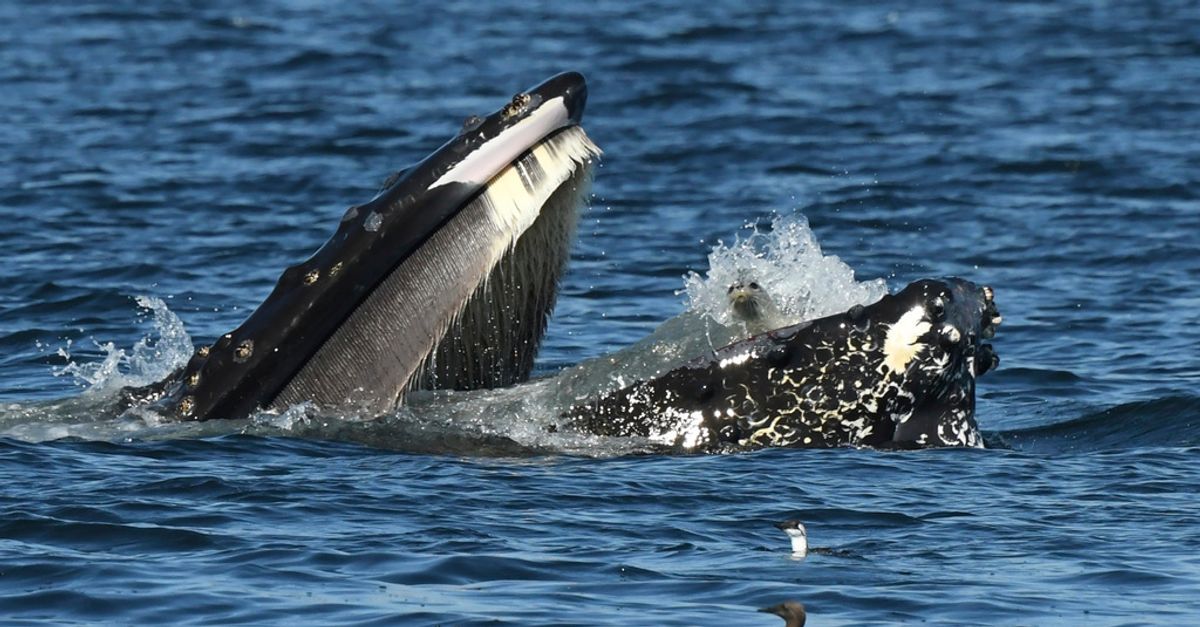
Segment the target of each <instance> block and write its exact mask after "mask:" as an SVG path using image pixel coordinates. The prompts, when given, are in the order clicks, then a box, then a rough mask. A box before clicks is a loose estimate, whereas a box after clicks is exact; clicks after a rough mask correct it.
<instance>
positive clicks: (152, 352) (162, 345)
mask: <svg viewBox="0 0 1200 627" xmlns="http://www.w3.org/2000/svg"><path fill="white" fill-rule="evenodd" d="M135 300H136V302H137V304H138V306H139V307H141V308H142V309H143V310H145V311H147V312H149V313H150V314H151V315H152V316H153V325H154V331H153V332H152V333H151V334H150V335H147V336H146V337H143V338H142V339H140V340H138V341H137V342H136V343H135V344H134V345H133V346H132V347H131V348H130V349H129V350H128V351H126V350H125V349H123V348H117V347H116V345H115V344H114V343H112V342H105V343H103V344H101V343H100V342H95V341H94V340H93V342H94V343H95V345H96V347H97V348H99V349H100V350H101V351H102V352H103V353H104V359H103V360H101V361H99V362H78V361H74V360H72V359H71V354H70V348H71V345H70V343H68V344H67V346H65V347H63V348H60V349H58V354H59V355H60V356H62V357H63V358H64V359H66V360H67V365H65V366H63V367H61V368H58V369H55V370H54V375H55V376H60V377H61V376H70V377H74V378H75V381H76V383H77V384H79V385H81V386H84V387H86V388H87V389H86V390H85V391H84V394H105V393H107V392H110V391H113V390H116V389H118V388H122V387H125V386H138V385H147V384H149V383H153V382H155V381H159V380H162V379H163V378H164V377H166V376H167V375H169V374H171V372H173V371H175V370H176V369H177V368H179V367H181V366H183V365H184V364H186V363H187V360H188V359H189V358H190V357H191V356H192V351H193V346H192V338H191V336H189V335H188V332H187V329H185V328H184V326H183V321H182V320H180V319H179V316H176V315H175V313H174V312H172V311H171V310H170V308H168V307H167V304H166V303H165V302H163V300H162V299H160V298H154V297H152V296H138V297H137V298H136V299H135Z"/></svg>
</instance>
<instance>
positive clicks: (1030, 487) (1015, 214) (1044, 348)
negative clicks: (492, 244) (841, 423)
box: [0, 0, 1200, 625]
mask: <svg viewBox="0 0 1200 627" xmlns="http://www.w3.org/2000/svg"><path fill="white" fill-rule="evenodd" d="M0 21H2V22H3V23H4V24H5V25H6V28H4V29H0V86H2V87H3V89H0V146H3V148H4V149H3V150H0V218H2V220H0V622H3V623H4V624H113V625H129V624H172V625H176V624H197V625H216V624H321V625H327V624H336V625H408V624H411V625H426V624H428V625H434V624H446V625H450V624H453V625H471V624H510V625H641V624H645V625H649V624H670V625H710V624H721V625H779V624H780V623H781V621H780V620H779V619H778V618H776V617H774V616H770V615H767V614H761V613H757V612H755V610H756V609H757V608H760V607H763V606H767V605H773V604H775V603H778V602H780V601H782V600H785V599H796V600H799V601H801V602H803V603H804V604H805V605H806V607H807V608H808V611H809V615H810V619H809V624H812V625H891V624H903V623H923V624H942V625H965V624H1008V625H1079V624H1087V625H1154V624H1162V625H1183V624H1195V623H1200V495H1198V492H1200V488H1198V487H1197V486H1200V390H1198V388H1200V357H1197V347H1200V324H1198V323H1200V313H1198V312H1200V152H1198V151H1197V146H1198V145H1200V91H1198V90H1197V89H1196V85H1197V84H1200V9H1197V7H1196V6H1195V5H1194V3H1192V2H1187V1H1183V0H1180V1H1175V2H1169V1H1165V2H1139V3H1115V2H1112V3H1110V2H1084V1H1064V2H1058V3H1042V2H1025V3H1023V2H1006V3H989V2H980V1H977V0H971V1H968V2H961V3H955V4H954V5H953V6H944V3H937V2H913V3H901V4H894V5H887V4H876V3H817V2H796V3H790V4H787V5H786V6H778V5H776V4H774V3H745V2H732V1H728V0H714V1H712V2H706V3H703V4H702V5H696V4H695V3H690V2H679V1H663V2H655V3H643V4H633V3H624V2H610V1H608V0H597V1H595V2H588V3H579V4H574V3H555V2H509V1H502V2H495V3H486V4H485V3H460V2H437V3H426V2H413V3H402V4H401V5H396V4H395V3H383V2H379V3H371V2H360V3H345V5H340V4H339V5H335V4H333V3H317V2H304V1H302V0H286V1H278V2H267V3H259V4H252V5H247V4H245V3H232V2H224V1H221V0H218V1H216V2H210V3H205V5H204V6H203V7H197V6H194V5H193V4H192V3H183V2H159V3H137V2H123V1H116V2H105V3H33V2H9V3H0ZM562 70H578V71H580V72H583V73H584V74H585V75H586V76H587V77H588V80H589V87H590V98H589V105H588V111H587V114H586V115H585V119H584V122H585V124H584V125H585V127H586V128H587V130H588V132H589V134H590V135H591V136H592V138H593V139H595V141H596V142H597V143H598V144H599V145H600V146H601V147H602V148H604V150H605V152H606V154H605V158H604V161H603V162H602V163H601V165H600V166H599V168H598V169H597V172H596V177H595V184H594V188H593V196H592V199H591V206H590V208H588V209H587V210H586V211H585V213H584V216H583V221H582V223H581V225H580V229H579V237H578V241H577V243H576V248H575V250H574V253H573V256H572V262H571V267H570V269H569V271H568V273H567V275H566V276H565V277H564V280H563V286H562V294H561V297H560V299H559V305H558V309H557V311H556V314H555V318H554V320H553V322H552V324H551V328H550V329H549V332H548V334H547V337H546V343H545V346H544V348H543V351H542V353H541V357H540V360H539V363H538V373H539V376H541V377H543V378H542V379H540V380H539V381H538V382H536V383H534V384H531V385H530V386H526V387H522V388H518V389H516V390H507V391H500V392H495V393H487V394H481V395H432V396H430V397H427V398H423V399H418V402H416V403H415V406H414V407H413V408H409V409H405V410H403V411H401V412H398V413H397V414H396V415H394V416H389V417H385V418H384V419H383V420H379V421H375V422H363V421H361V420H358V419H357V418H356V417H328V416H321V415H319V414H317V413H314V412H313V411H312V410H311V408H306V407H297V408H293V410H290V411H288V412H285V413H284V414H282V415H279V416H257V417H255V418H254V419H251V420H248V421H241V422H236V423H230V422H227V421H217V422H214V423H209V424H205V425H178V424H169V423H162V422H161V421H158V420H156V419H155V418H154V417H153V416H151V415H145V414H138V413H133V414H129V415H116V414H115V413H113V412H111V411H109V410H108V408H107V402H108V401H111V399H112V394H113V392H114V390H115V389H116V387H119V385H121V384H125V383H133V382H139V381H150V380H154V379H155V378H157V377H161V376H162V375H163V374H164V373H166V372H168V371H169V370H170V369H171V367H172V366H173V365H175V364H177V363H179V360H180V359H183V358H185V356H186V354H187V353H188V352H189V351H190V350H191V348H192V346H194V345H201V344H207V343H209V342H211V341H212V339H213V338H214V337H216V336H218V335H219V334H221V333H224V332H225V331H227V330H229V329H231V328H233V327H234V326H236V325H237V324H238V323H240V322H241V320H242V319H243V318H244V317H245V316H246V315H248V314H249V312H250V311H252V310H253V308H254V307H255V306H256V305H257V304H258V303H259V302H260V301H261V299H262V298H263V297H264V296H265V295H266V294H267V292H268V291H269V290H270V288H271V287H272V285H273V284H274V281H275V279H276V278H277V277H278V274H279V272H280V271H281V269H282V268H283V267H285V266H286V265H289V264H291V263H294V262H296V261H299V260H301V259H303V258H305V257H307V255H308V254H310V253H311V252H312V251H313V250H315V249H316V247H317V246H319V245H320V244H321V243H322V242H323V241H324V239H325V238H326V237H327V236H328V235H329V234H330V233H331V232H332V231H333V228H334V226H335V224H336V223H337V220H338V218H339V216H340V215H341V212H342V211H343V210H344V209H345V207H346V206H348V205H349V204H354V203H357V202H361V201H363V200H365V199H367V198H369V197H371V196H372V195H373V194H374V192H375V190H376V189H377V188H378V185H379V183H380V182H381V181H382V180H383V179H384V178H385V177H386V175H387V174H388V173H389V172H392V171H394V170H396V169H397V168H400V167H403V166H404V165H406V164H408V163H411V162H413V161H415V160H417V159H419V158H421V157H423V156H424V155H425V154H427V153H428V152H429V151H431V150H432V149H433V148H435V147H437V146H438V145H440V144H441V143H442V142H443V141H445V140H446V139H447V138H449V137H450V136H451V135H452V134H453V133H454V132H456V131H457V129H458V128H459V125H460V124H461V122H462V120H463V119H464V118H465V117H467V116H468V115H471V114H477V113H481V112H486V111H491V110H494V109H496V108H497V107H499V106H500V105H501V104H502V103H504V102H505V101H506V100H507V99H508V98H509V97H511V95H512V94H513V93H515V92H516V91H518V90H520V89H522V88H524V87H526V86H529V85H532V84H535V83H537V82H538V81H540V80H541V79H543V78H545V77H547V76H549V75H550V74H552V73H554V72H557V71H562ZM756 233H757V234H756ZM796 247H799V249H802V250H800V251H799V252H797V250H798V249H797V248H796ZM818 248H819V250H818ZM747 264H749V265H753V266H754V269H755V271H756V272H759V273H761V275H762V277H764V280H765V281H766V284H768V285H770V286H773V287H774V288H776V289H779V290H784V292H786V296H787V297H789V298H793V297H794V298H795V299H796V300H795V301H794V302H793V303H792V304H793V305H794V306H795V307H797V308H801V307H802V306H803V307H811V308H813V309H814V310H819V309H821V308H835V309H836V307H838V306H841V304H842V301H840V300H838V299H846V298H849V299H852V300H853V299H855V298H870V297H871V294H877V291H876V290H882V289H884V288H888V289H892V290H895V289H898V288H900V287H902V286H903V285H904V284H906V283H907V282H909V281H911V280H915V279H918V278H922V277H926V276H944V275H958V276H964V277H966V278H969V279H972V280H975V281H977V282H980V283H986V284H989V285H992V286H993V287H994V288H995V289H996V293H997V302H998V304H999V307H1000V310H1001V312H1002V313H1003V315H1004V320H1005V321H1004V324H1003V326H1002V327H1001V329H1000V332H999V334H998V336H997V338H996V340H995V342H994V343H995V346H996V349H997V351H998V353H999V354H1000V357H1001V360H1002V363H1001V366H1000V369H999V370H997V371H995V372H992V373H989V374H988V375H987V376H985V377H984V378H982V379H981V381H980V386H979V393H978V420H979V423H980V425H981V427H982V428H983V430H984V432H985V436H986V438H987V441H988V444H989V448H988V449H986V450H935V451H919V452H909V453H895V452H879V451H872V450H856V449H836V450H817V451H813V450H764V451H758V452H752V453H744V454H736V455H721V456H669V455H645V454H639V452H640V451H639V450H638V448H637V447H636V446H632V445H629V444H628V443H623V442H610V441H601V440H586V439H584V440H566V439H563V438H559V439H549V440H547V439H545V437H544V434H543V435H542V436H538V435H534V433H535V432H537V433H541V432H540V431H538V430H536V429H530V428H529V427H528V425H530V424H536V423H537V421H538V420H542V419H545V418H546V416H545V415H544V414H545V413H546V412H547V411H549V410H548V407H547V406H543V405H538V404H537V403H532V404H531V402H530V401H529V399H530V398H534V399H537V398H542V396H539V394H544V393H546V392H545V390H546V389H547V388H548V387H552V386H554V385H556V383H555V382H557V381H564V380H568V378H569V377H573V376H575V375H577V374H578V373H579V372H581V368H584V369H586V368H587V367H588V364H595V363H600V362H596V361H591V360H593V359H594V358H600V357H604V356H606V355H611V354H613V353H616V352H617V351H620V350H622V349H627V347H630V346H634V345H635V344H637V343H638V342H639V341H641V340H643V338H645V337H646V336H647V335H649V334H651V333H652V332H654V331H655V329H656V328H659V327H660V325H662V324H663V323H664V322H668V321H679V320H681V319H684V320H686V319H687V316H688V315H689V314H688V313H685V312H687V311H693V312H694V309H695V308H703V307H705V306H708V305H711V302H712V299H711V298H710V296H711V294H710V291H711V289H713V286H719V285H720V284H721V282H722V281H724V280H725V279H726V277H727V276H729V273H730V272H733V271H735V270H738V269H740V268H742V267H744V266H746V265H747ZM706 280H707V281H708V282H706ZM706 290H709V291H706ZM814 290H817V291H814ZM799 291H804V292H805V294H806V295H805V296H804V298H801V297H800V296H799V295H798V294H797V293H794V292H799ZM809 292H811V293H809ZM706 303H708V305H706ZM689 308H691V309H689ZM798 310H799V309H798ZM809 313H811V311H810V312H809ZM681 314H682V316H683V317H682V318H681V317H680V316H681ZM798 315H799V314H798ZM679 328H680V327H678V326H676V327H669V328H668V330H671V329H674V330H675V331H678V330H679ZM683 328H684V329H685V330H688V329H693V330H694V328H695V327H683ZM660 333H663V331H661V330H660ZM683 336H686V337H683ZM683 336H679V335H675V336H671V341H672V342H676V343H678V342H682V341H690V340H689V339H688V338H692V339H694V337H695V336H694V334H692V335H688V334H683ZM675 345H678V344H675ZM641 346H643V347H644V346H645V344H642V345H641ZM633 350H634V351H635V353H636V351H637V350H638V349H636V348H635V349H633ZM623 354H624V355H629V354H630V353H629V352H628V351H627V352H626V353H623ZM637 354H639V355H642V356H645V355H648V354H650V353H648V352H645V351H643V352H642V353H637ZM581 364H582V366H581ZM629 367H630V368H632V367H633V366H629ZM564 369H566V370H567V371H568V373H567V374H566V375H561V374H557V373H560V372H562V371H564ZM588 372H589V373H590V374H589V376H590V377H592V378H588V377H579V378H577V379H570V380H572V381H583V383H580V385H582V386H583V388H584V389H586V388H587V386H593V387H595V386H602V385H603V384H604V382H605V381H611V380H612V379H613V377H617V376H622V374H623V373H622V371H621V369H620V368H615V369H612V370H610V371H605V370H591V371H588ZM625 374H629V373H625ZM531 391H533V392H537V393H536V394H533V393H531ZM539 438H540V439H539ZM786 518H800V519H802V520H804V521H805V523H806V524H807V526H808V530H809V537H810V543H811V544H812V545H813V546H815V547H819V548H822V549H829V550H826V551H819V552H816V553H814V554H811V555H809V556H808V558H807V559H804V560H795V559H792V558H791V556H790V555H789V551H788V544H787V539H786V538H785V537H784V535H783V534H782V533H781V532H779V531H778V530H777V529H775V528H774V527H773V526H772V523H774V522H776V521H780V520H783V519H786Z"/></svg>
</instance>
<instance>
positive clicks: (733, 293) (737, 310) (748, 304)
mask: <svg viewBox="0 0 1200 627" xmlns="http://www.w3.org/2000/svg"><path fill="white" fill-rule="evenodd" d="M726 294H727V295H728V296H729V311H730V313H731V314H732V318H733V319H734V320H737V321H738V322H741V323H742V325H743V326H744V327H745V328H746V333H748V334H749V335H758V334H760V333H766V332H767V331H770V330H772V329H778V328H780V327H783V326H786V320H785V319H784V317H783V312H781V311H780V310H779V306H778V305H776V304H775V300H774V299H772V298H771V295H770V294H768V293H767V290H766V289H765V288H763V287H762V286H761V285H759V284H758V281H753V280H738V281H735V282H733V283H732V284H731V285H730V286H729V289H728V290H727V291H726Z"/></svg>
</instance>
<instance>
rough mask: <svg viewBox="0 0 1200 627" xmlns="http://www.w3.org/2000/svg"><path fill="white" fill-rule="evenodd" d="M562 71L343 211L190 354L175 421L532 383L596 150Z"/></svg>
mask: <svg viewBox="0 0 1200 627" xmlns="http://www.w3.org/2000/svg"><path fill="white" fill-rule="evenodd" d="M586 100H587V88H586V85H585V83H584V80H583V77H582V76H580V75H579V74H576V73H566V74H561V75H558V76H555V77H553V78H551V79H550V80H548V81H546V82H544V83H542V84H541V85H538V86H537V87H534V88H533V89H530V90H528V91H525V92H522V93H520V94H517V95H516V96H515V97H514V98H513V99H512V101H511V102H510V103H508V104H507V105H505V106H504V107H503V108H501V109H500V110H499V111H496V112H495V113H493V114H491V115H489V116H487V117H484V118H479V117H471V118H469V119H468V120H467V122H466V123H465V124H464V125H463V129H462V132H460V134H459V135H458V136H456V137H454V138H453V139H451V140H450V141H449V142H447V143H446V144H445V145H443V146H442V147H441V148H439V149H438V150H437V151H435V152H434V153H433V154H431V155H430V156H429V157H427V158H426V159H425V160H423V161H421V162H420V163H418V164H417V165H415V166H413V167H412V168H410V169H408V170H406V171H403V172H402V173H400V174H399V175H398V176H397V177H396V178H395V179H394V180H393V181H391V182H390V183H389V185H388V186H387V188H386V189H385V190H383V191H382V192H381V193H380V194H379V195H378V196H376V197H375V198H374V199H372V200H370V201H369V202H367V203H365V204H363V205H359V206H355V207H351V208H350V209H349V210H348V211H347V212H346V213H345V215H344V217H343V218H342V221H341V224H340V225H339V226H338V229H337V231H336V232H335V233H334V234H333V236H332V237H331V238H330V239H329V241H328V242H326V243H325V245H323V246H322V247H321V248H320V249H319V250H318V251H317V252H316V253H315V254H314V255H313V256H312V257H310V258H309V259H308V260H306V261H304V262H302V263H300V264H298V265H296V266H293V267H291V268H288V269H287V270H285V271H284V273H283V275H282V276H281V277H280V279H279V282H278V284H277V285H276V287H275V289H274V290H273V291H272V292H271V294H270V295H269V296H268V297H267V299H266V300H265V301H264V302H263V303H262V305H260V306H259V308H258V309H257V310H256V311H255V312H254V313H253V314H251V316H250V317H249V318H248V319H247V320H246V321H245V322H244V323H243V324H242V325H241V326H240V327H238V328H237V329H235V330H233V331H232V332H230V333H227V334H225V335H223V336H221V338H220V339H219V340H217V342H216V343H215V344H214V345H213V346H211V347H204V348H201V349H199V350H198V351H197V352H196V354H195V356H194V357H193V358H192V359H191V361H190V362H189V363H188V364H187V366H186V368H185V369H184V370H183V372H182V374H181V375H180V376H179V378H178V379H177V380H176V382H175V383H174V384H173V385H174V389H172V390H170V391H169V393H168V394H167V395H166V397H165V402H166V403H167V404H168V406H169V411H170V412H171V413H173V414H174V415H176V416H178V417H180V418H189V419H196V420H205V419H210V418H241V417H245V416H246V415H248V414H250V413H252V412H254V411H255V410H256V409H259V408H282V407H286V406H288V405H291V404H294V403H298V402H302V401H312V402H314V403H315V404H316V405H317V406H318V407H321V408H322V409H326V410H327V409H340V408H353V409H355V410H360V411H364V412H375V413H378V412H384V411H387V410H389V409H391V408H393V407H394V406H395V405H396V404H397V403H398V402H400V400H401V399H402V397H403V396H404V394H405V393H406V391H408V390H409V389H411V388H412V387H415V386H424V387H453V388H476V387H491V386H498V385H508V384H511V383H515V382H518V381H521V380H523V379H525V378H527V377H528V376H529V373H530V370H531V368H532V365H533V357H534V355H535V353H536V351H537V348H538V345H539V343H540V340H541V337H542V334H543V332H544V330H545V326H546V321H547V317H548V316H549V313H550V310H551V309H552V307H553V304H554V300H555V296H556V292H557V289H556V287H557V281H558V278H559V276H560V275H561V273H562V271H563V269H564V267H565V264H566V260H567V257H568V250H569V245H570V241H571V239H572V236H573V233H574V228H575V224H576V222H577V216H578V213H577V212H578V207H579V205H580V204H581V203H582V202H583V200H584V197H585V195H586V190H587V187H588V183H589V182H590V172H591V164H592V162H593V161H594V159H595V158H596V157H597V156H598V155H599V154H600V150H599V149H598V148H597V147H596V146H595V145H594V144H593V143H592V142H591V140H589V139H588V137H587V135H586V134H585V133H584V132H583V130H582V129H581V128H580V127H579V126H578V125H579V122H580V120H581V118H582V115H583V109H584V106H585V103H586Z"/></svg>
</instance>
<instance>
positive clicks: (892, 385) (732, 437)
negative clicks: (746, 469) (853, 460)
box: [568, 279, 1000, 450]
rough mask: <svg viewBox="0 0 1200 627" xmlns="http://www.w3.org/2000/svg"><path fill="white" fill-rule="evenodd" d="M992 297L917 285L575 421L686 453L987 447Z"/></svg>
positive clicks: (742, 348) (676, 375)
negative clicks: (983, 385) (984, 397)
mask: <svg viewBox="0 0 1200 627" xmlns="http://www.w3.org/2000/svg"><path fill="white" fill-rule="evenodd" d="M999 322H1000V316H999V314H998V312H997V311H996V306H995V302H994V301H993V292H992V290H991V289H989V288H986V287H979V286H977V285H975V284H973V283H971V282H969V281H965V280H962V279H929V280H923V281H917V282H915V283H913V284H911V285H909V286H908V287H906V288H905V289H903V290H902V291H900V292H899V293H897V294H894V295H890V296H885V297H884V298H883V299H881V300H880V301H878V302H876V303H874V304H872V305H869V306H866V307H862V306H856V307H853V308H851V309H850V310H849V311H847V312H845V313H842V314H838V315H834V316H829V317H826V318H821V319H819V320H814V321H812V322H807V323H803V324H799V325H795V326H791V327H786V328H783V329H777V330H775V331H770V332H768V333H765V334H762V335H759V336H755V337H753V338H750V339H748V340H744V341H741V342H737V343H735V344H731V345H729V346H726V347H724V348H722V349H720V350H718V351H716V352H715V353H713V354H712V355H711V356H708V357H703V358H700V359H697V360H696V361H694V362H691V363H689V364H687V365H684V366H682V367H680V368H677V369H675V370H672V371H671V372H668V373H667V374H665V375H663V376H661V377H658V378H655V379H652V380H649V381H639V382H637V383H634V384H633V385H630V386H628V387H626V388H623V389H621V390H617V391H615V392H612V393H610V394H608V395H605V396H603V397H601V398H599V399H596V400H595V401H592V402H590V403H588V404H586V405H582V406H577V407H574V408H572V410H571V411H570V412H568V415H569V416H571V417H573V418H574V419H575V420H576V424H577V425H579V426H580V427H582V428H583V429H585V430H587V431H591V432H593V433H599V434H602V435H639V436H644V437H649V438H650V439H651V440H654V441H656V442H660V443H662V444H666V445H669V446H673V447H679V448H683V449H688V450H697V449H707V450H713V449H718V450H719V449H724V448H729V447H747V446H804V447H828V446H844V445H866V446H880V447H903V448H907V447H921V446H982V438H981V437H980V435H979V429H978V428H977V426H976V424H975V418H974V413H975V378H976V377H977V376H978V375H981V374H983V373H984V372H986V371H988V370H990V369H991V368H993V367H995V365H996V363H997V362H998V360H997V359H996V356H995V353H994V351H993V350H992V348H991V346H990V345H987V344H983V343H982V341H983V340H984V339H986V338H989V337H991V336H992V335H993V334H994V333H995V329H996V326H997V325H998V324H999Z"/></svg>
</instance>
